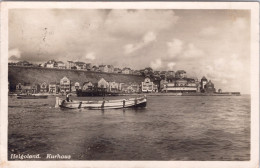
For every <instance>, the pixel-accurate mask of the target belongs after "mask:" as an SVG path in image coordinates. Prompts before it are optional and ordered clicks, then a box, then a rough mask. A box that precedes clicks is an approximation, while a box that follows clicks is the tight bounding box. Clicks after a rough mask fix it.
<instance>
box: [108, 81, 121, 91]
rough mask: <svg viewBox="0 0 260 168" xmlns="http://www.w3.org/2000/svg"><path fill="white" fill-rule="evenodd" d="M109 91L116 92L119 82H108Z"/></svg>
mask: <svg viewBox="0 0 260 168" xmlns="http://www.w3.org/2000/svg"><path fill="white" fill-rule="evenodd" d="M108 84H109V89H108V91H110V92H118V91H119V83H117V82H108Z"/></svg>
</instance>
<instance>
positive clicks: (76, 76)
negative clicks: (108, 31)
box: [8, 66, 144, 90]
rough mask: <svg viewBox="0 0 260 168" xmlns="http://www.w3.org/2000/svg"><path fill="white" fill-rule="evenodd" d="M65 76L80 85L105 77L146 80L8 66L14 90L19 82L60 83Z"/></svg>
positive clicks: (73, 71)
mask: <svg viewBox="0 0 260 168" xmlns="http://www.w3.org/2000/svg"><path fill="white" fill-rule="evenodd" d="M64 76H66V77H68V78H69V79H70V80H71V82H72V83H75V82H79V83H80V85H83V83H84V82H87V81H90V82H92V83H96V82H98V80H99V79H101V78H104V79H105V80H106V81H111V82H113V81H115V82H120V83H135V82H136V83H141V82H142V81H144V77H143V76H139V75H128V74H115V73H104V72H92V71H82V70H69V69H49V68H40V67H18V66H9V67H8V80H9V83H10V90H14V89H15V86H16V84H18V83H22V84H23V83H30V84H40V83H43V82H46V83H47V84H49V83H51V82H56V83H60V79H62V78H63V77H64Z"/></svg>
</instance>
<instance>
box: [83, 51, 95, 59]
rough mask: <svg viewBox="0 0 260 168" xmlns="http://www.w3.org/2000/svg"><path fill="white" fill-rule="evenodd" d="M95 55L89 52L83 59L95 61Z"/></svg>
mask: <svg viewBox="0 0 260 168" xmlns="http://www.w3.org/2000/svg"><path fill="white" fill-rule="evenodd" d="M95 55H96V54H95V53H94V52H90V53H87V54H86V56H85V58H86V59H88V60H95V59H96V56H95Z"/></svg>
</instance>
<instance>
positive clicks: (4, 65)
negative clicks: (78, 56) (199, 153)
mask: <svg viewBox="0 0 260 168" xmlns="http://www.w3.org/2000/svg"><path fill="white" fill-rule="evenodd" d="M15 8H27V9H48V8H56V9H71V8H74V9H248V10H251V160H250V161H8V159H7V152H8V145H7V135H8V133H7V131H8V130H7V129H8V96H7V95H8V93H7V92H8V10H9V9H15ZM0 63H1V88H0V94H1V99H0V105H1V113H0V119H1V123H0V126H1V127H0V136H1V137H0V149H1V150H0V157H1V160H0V167H1V166H2V167H8V168H9V167H15V168H16V167H106V168H110V167H173V166H174V167H205V168H209V167H212V168H219V167H229V168H247V167H248V168H249V167H250V168H252V167H258V164H259V163H258V161H259V151H258V149H259V3H258V2H2V3H1V60H0Z"/></svg>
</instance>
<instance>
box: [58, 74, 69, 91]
mask: <svg viewBox="0 0 260 168" xmlns="http://www.w3.org/2000/svg"><path fill="white" fill-rule="evenodd" d="M60 92H62V93H68V92H70V80H69V79H68V78H67V77H66V76H64V77H63V78H62V79H61V80H60Z"/></svg>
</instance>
